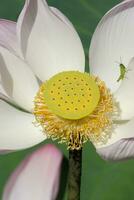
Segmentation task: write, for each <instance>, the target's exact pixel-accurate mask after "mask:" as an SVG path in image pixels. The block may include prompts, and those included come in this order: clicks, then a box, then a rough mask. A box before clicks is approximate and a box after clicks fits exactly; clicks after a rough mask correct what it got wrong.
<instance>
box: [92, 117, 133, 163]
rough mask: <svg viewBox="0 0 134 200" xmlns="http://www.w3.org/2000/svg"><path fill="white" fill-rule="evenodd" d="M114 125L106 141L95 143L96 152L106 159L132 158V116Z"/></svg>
mask: <svg viewBox="0 0 134 200" xmlns="http://www.w3.org/2000/svg"><path fill="white" fill-rule="evenodd" d="M115 125H116V128H115V130H113V131H112V133H111V137H110V138H109V140H108V141H107V143H106V144H103V145H95V147H96V150H97V152H98V154H99V155H100V156H102V157H103V158H104V159H107V160H123V159H127V158H134V118H132V119H131V120H129V121H124V122H123V121H120V122H118V123H117V122H116V124H115Z"/></svg>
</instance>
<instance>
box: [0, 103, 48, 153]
mask: <svg viewBox="0 0 134 200" xmlns="http://www.w3.org/2000/svg"><path fill="white" fill-rule="evenodd" d="M34 121H35V119H34V116H33V115H32V114H29V113H25V112H22V111H20V110H17V109H15V108H14V107H12V106H10V105H9V104H7V103H6V102H4V101H2V100H0V122H1V123H0V151H11V150H12V151H15V150H21V149H25V148H29V147H31V146H34V145H36V144H38V143H40V142H42V141H43V140H45V139H46V136H45V135H44V134H43V133H42V131H41V128H40V127H35V125H34V124H33V122H34Z"/></svg>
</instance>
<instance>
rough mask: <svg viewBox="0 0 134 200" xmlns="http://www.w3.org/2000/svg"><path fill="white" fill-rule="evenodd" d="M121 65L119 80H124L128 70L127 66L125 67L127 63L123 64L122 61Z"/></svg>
mask: <svg viewBox="0 0 134 200" xmlns="http://www.w3.org/2000/svg"><path fill="white" fill-rule="evenodd" d="M119 67H120V76H119V78H118V80H117V82H119V81H120V80H123V79H124V78H125V75H126V73H127V71H128V70H127V68H126V67H125V65H123V64H122V63H120V64H119Z"/></svg>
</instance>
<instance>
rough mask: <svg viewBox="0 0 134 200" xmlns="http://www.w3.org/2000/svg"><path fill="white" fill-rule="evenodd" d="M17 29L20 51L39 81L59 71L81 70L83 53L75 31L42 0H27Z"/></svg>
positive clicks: (83, 58)
mask: <svg viewBox="0 0 134 200" xmlns="http://www.w3.org/2000/svg"><path fill="white" fill-rule="evenodd" d="M17 30H18V38H19V41H20V45H21V48H22V51H23V54H24V55H25V58H26V60H27V62H28V63H29V65H30V66H31V68H32V69H33V71H34V72H35V74H36V75H37V76H38V77H39V78H40V79H41V80H42V81H44V80H46V79H48V78H49V77H51V76H52V75H54V74H55V73H58V72H60V71H66V70H79V71H84V67H85V56H84V51H83V47H82V43H81V41H80V38H79V36H78V34H77V32H76V31H75V29H74V27H73V25H72V24H71V22H69V20H68V19H66V17H64V15H63V14H62V13H61V12H60V11H58V10H57V9H54V8H51V7H49V6H48V5H47V3H46V1H45V0H28V1H26V3H25V6H24V9H23V10H22V13H21V15H20V17H19V19H18V22H17Z"/></svg>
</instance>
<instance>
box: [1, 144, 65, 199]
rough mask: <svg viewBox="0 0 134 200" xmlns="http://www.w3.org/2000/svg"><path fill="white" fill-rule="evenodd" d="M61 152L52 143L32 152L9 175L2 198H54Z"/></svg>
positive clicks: (58, 176)
mask: <svg viewBox="0 0 134 200" xmlns="http://www.w3.org/2000/svg"><path fill="white" fill-rule="evenodd" d="M61 163H62V154H61V152H60V151H59V150H58V149H57V148H56V147H55V146H54V145H46V146H43V147H41V148H40V149H38V150H36V151H35V152H33V153H32V154H31V155H30V156H29V157H28V158H27V159H25V160H24V161H23V162H22V163H21V164H20V165H19V167H18V168H17V169H16V171H15V172H14V173H13V174H12V175H11V177H10V179H9V181H8V183H7V185H6V187H5V190H4V195H3V200H15V199H17V200H44V199H45V200H54V199H56V197H57V193H58V189H59V180H60V168H61Z"/></svg>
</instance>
